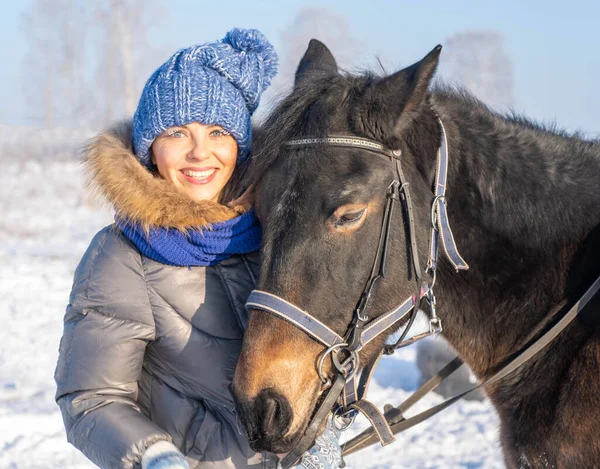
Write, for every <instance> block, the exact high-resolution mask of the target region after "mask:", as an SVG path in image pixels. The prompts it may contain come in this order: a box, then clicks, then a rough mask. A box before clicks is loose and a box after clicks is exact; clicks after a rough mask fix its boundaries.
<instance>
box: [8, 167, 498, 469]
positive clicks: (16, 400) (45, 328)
mask: <svg viewBox="0 0 600 469" xmlns="http://www.w3.org/2000/svg"><path fill="white" fill-rule="evenodd" d="M0 203H1V204H2V218H0V469H79V468H81V469H83V468H92V467H95V466H93V465H92V464H91V463H89V462H88V461H87V460H86V459H85V457H83V456H82V455H81V454H80V453H78V452H77V451H76V450H75V449H73V448H72V447H70V446H69V444H68V443H67V442H66V437H65V434H64V431H63V426H62V419H61V416H60V413H59V412H58V408H57V407H56V405H55V403H54V381H53V372H54V366H55V363H56V358H57V351H58V343H59V340H60V336H61V333H62V316H63V312H64V307H65V305H66V303H67V301H68V295H69V290H70V287H71V280H72V275H73V270H74V268H75V266H76V264H77V262H78V260H79V257H80V256H81V255H82V253H83V251H84V250H85V248H86V247H87V244H88V243H89V241H90V239H91V237H92V236H93V234H94V233H95V232H96V231H97V230H98V229H99V228H101V227H102V226H104V225H106V224H108V223H110V221H111V215H110V213H108V212H107V211H102V210H99V209H98V208H96V207H94V206H93V205H92V204H90V202H89V201H88V199H87V198H86V196H85V193H84V191H83V189H82V176H81V174H80V169H79V167H78V166H77V164H74V163H54V164H48V163H45V164H43V165H42V164H39V163H35V162H27V163H21V164H18V165H17V164H14V165H7V164H6V163H3V164H2V167H1V171H0ZM414 361H415V350H414V348H409V349H405V350H403V351H402V352H401V353H400V354H398V355H396V356H394V357H390V358H387V359H385V360H384V361H383V362H382V364H381V365H380V368H379V369H378V370H377V373H376V375H375V380H374V383H373V384H372V386H371V390H370V398H371V399H372V400H373V401H374V402H375V403H376V404H378V405H380V406H383V405H384V404H386V403H388V402H389V403H399V402H400V401H401V400H402V399H403V398H405V397H407V396H408V395H409V393H410V391H413V390H414V389H416V384H417V379H418V373H417V369H416V366H415V364H414ZM441 400H442V399H441V398H440V397H439V396H437V395H431V396H428V397H427V398H425V399H424V401H423V402H422V403H421V404H419V405H418V406H416V407H415V408H414V409H413V412H418V411H420V410H424V409H425V408H426V407H428V406H431V405H434V404H437V403H439V402H441ZM364 426H365V421H363V420H358V421H357V423H356V424H355V427H354V428H353V429H352V431H351V433H352V434H354V433H357V432H358V431H359V430H360V429H361V428H362V427H364ZM347 464H348V466H347V467H348V468H351V469H359V468H360V469H392V468H398V469H399V468H406V469H408V468H415V469H416V468H427V469H458V468H462V469H476V468H485V469H501V468H504V464H503V463H502V456H501V451H500V448H499V445H498V420H497V417H496V415H495V413H494V411H493V410H492V408H491V406H490V404H489V403H488V402H483V403H482V402H476V401H472V402H464V401H461V402H459V403H457V404H455V405H454V406H453V407H451V408H449V409H447V410H446V411H444V412H443V413H442V414H440V415H438V416H436V417H434V418H433V419H431V420H430V421H427V422H424V423H422V424H421V425H420V426H417V427H416V428H414V429H412V430H410V431H408V432H406V433H404V434H402V435H399V436H398V438H397V441H396V442H395V443H394V444H392V445H390V446H388V447H386V448H381V447H378V446H376V447H373V448H371V449H368V450H365V451H363V452H361V453H359V454H358V455H355V456H352V457H350V458H348V460H347Z"/></svg>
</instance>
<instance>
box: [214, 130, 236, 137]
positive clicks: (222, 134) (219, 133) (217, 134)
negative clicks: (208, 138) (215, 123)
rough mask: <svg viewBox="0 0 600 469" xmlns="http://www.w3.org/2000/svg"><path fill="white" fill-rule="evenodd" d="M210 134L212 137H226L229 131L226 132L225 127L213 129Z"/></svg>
mask: <svg viewBox="0 0 600 469" xmlns="http://www.w3.org/2000/svg"><path fill="white" fill-rule="evenodd" d="M210 134H211V135H212V136H213V137H226V136H228V135H231V134H230V133H229V132H227V131H226V130H225V129H215V130H213V131H211V132H210Z"/></svg>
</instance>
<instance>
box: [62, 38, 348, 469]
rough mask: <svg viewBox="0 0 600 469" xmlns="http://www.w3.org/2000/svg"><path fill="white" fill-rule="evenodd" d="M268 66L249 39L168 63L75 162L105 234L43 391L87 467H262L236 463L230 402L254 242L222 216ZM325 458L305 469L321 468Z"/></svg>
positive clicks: (260, 47)
mask: <svg viewBox="0 0 600 469" xmlns="http://www.w3.org/2000/svg"><path fill="white" fill-rule="evenodd" d="M276 65H277V56H276V54H275V51H274V49H273V47H272V46H271V45H270V44H269V43H268V41H267V40H266V39H265V38H264V36H262V35H261V34H260V33H259V32H258V31H256V30H240V29H234V30H232V31H230V32H229V33H228V34H227V35H226V37H225V38H224V39H223V40H222V41H219V42H217V43H213V44H205V45H202V46H196V47H191V48H188V49H184V50H181V51H179V52H177V53H176V54H175V55H174V56H173V57H171V58H170V59H169V60H168V61H167V62H166V63H165V64H163V65H162V66H161V67H160V68H159V69H158V70H157V71H156V72H155V73H154V74H153V75H152V76H151V77H150V79H149V80H148V82H147V83H146V86H145V88H144V90H143V92H142V96H141V99H140V102H139V105H138V109H137V111H136V113H135V116H134V118H133V123H132V124H130V125H127V124H124V125H120V126H118V127H116V128H114V129H112V130H111V131H109V132H106V133H104V134H101V135H100V136H98V137H97V138H96V139H95V140H94V141H93V142H92V143H91V144H90V146H89V147H88V150H87V154H86V160H85V162H86V165H87V170H88V172H89V174H90V176H91V178H92V180H93V181H94V182H95V183H96V184H97V186H98V188H99V190H100V191H101V192H102V193H103V194H104V196H105V197H106V198H107V199H108V200H109V201H110V202H111V204H112V205H113V206H114V208H115V212H116V225H112V226H109V227H106V228H104V229H103V230H101V231H100V232H99V233H98V234H97V235H96V236H95V238H94V239H93V240H92V243H91V245H90V247H89V248H88V250H87V252H86V254H85V255H84V257H83V259H82V261H81V263H80V264H79V266H78V268H77V270H76V272H75V279H74V283H73V290H72V292H71V297H70V304H69V305H68V307H67V312H66V316H65V329H64V335H63V338H62V341H61V346H60V356H59V361H58V365H57V369H56V374H55V378H56V383H57V387H58V390H57V395H56V398H57V402H58V404H59V406H60V408H61V411H62V414H63V418H64V422H65V426H66V429H67V436H68V439H69V441H70V442H71V443H72V444H73V445H75V446H76V447H77V448H78V449H80V450H81V451H82V452H83V453H84V454H85V455H86V456H87V457H88V458H89V459H90V460H91V461H93V462H94V463H95V464H97V465H98V466H100V467H101V468H139V467H142V468H143V469H181V468H188V467H191V468H215V469H217V468H218V469H230V468H234V467H235V468H250V467H252V468H259V467H275V465H276V458H275V457H274V456H273V455H268V454H255V453H254V452H253V451H252V450H251V449H250V448H249V446H248V442H247V440H246V436H245V434H244V431H243V429H242V428H241V426H240V423H239V422H238V419H237V416H236V414H235V408H234V405H233V400H232V397H231V394H230V393H229V384H230V382H231V379H232V377H233V373H234V371H235V367H236V362H237V359H238V354H239V350H240V347H241V341H242V335H243V330H244V327H245V325H246V319H247V318H246V312H245V309H244V303H245V300H246V297H247V296H248V294H249V293H250V291H251V290H252V288H253V287H254V284H255V280H256V275H257V267H258V264H257V252H256V251H257V250H258V248H259V245H260V227H259V225H258V223H257V221H256V219H255V217H254V214H253V212H252V210H248V211H244V207H240V206H234V207H233V208H230V207H229V206H228V205H224V204H222V203H226V202H228V201H230V200H231V197H230V196H229V195H230V194H235V193H236V192H239V191H236V186H237V185H239V179H240V177H239V175H240V174H241V172H242V171H243V166H244V165H245V162H246V159H247V157H248V155H249V150H250V143H251V125H250V117H251V115H252V113H253V112H254V110H255V109H256V107H257V106H258V102H259V99H260V95H261V93H262V92H263V91H264V89H265V88H266V87H267V86H268V85H269V83H270V81H271V79H272V78H273V76H274V75H275V73H276ZM326 435H327V436H329V437H332V436H333V432H332V431H331V430H327V431H326ZM325 443H326V442H325ZM330 447H331V445H330V444H329V445H326V444H324V445H323V449H322V450H321V451H320V450H319V448H314V449H313V450H312V451H311V454H310V455H306V456H305V458H304V460H303V463H302V464H303V465H304V467H317V468H318V467H333V466H332V465H333V464H335V463H336V462H337V457H338V456H337V454H335V453H336V452H335V451H334V452H333V454H332V453H331V450H330Z"/></svg>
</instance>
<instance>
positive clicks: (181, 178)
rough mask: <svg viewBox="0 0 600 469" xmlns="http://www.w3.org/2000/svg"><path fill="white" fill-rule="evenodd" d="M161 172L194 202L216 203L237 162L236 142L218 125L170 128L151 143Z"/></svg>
mask: <svg viewBox="0 0 600 469" xmlns="http://www.w3.org/2000/svg"><path fill="white" fill-rule="evenodd" d="M151 149H152V162H153V163H154V164H155V165H156V166H158V172H159V173H160V175H161V176H162V177H163V178H165V179H166V180H167V181H169V182H170V183H172V184H174V185H175V186H176V187H177V188H178V189H180V190H181V191H183V192H185V193H186V194H187V195H189V196H190V197H191V198H192V199H194V200H212V201H215V202H216V201H217V200H218V198H219V194H220V193H221V191H222V190H223V187H225V184H227V181H229V179H230V178H231V175H232V174H233V170H234V168H235V163H236V160H237V152H238V147H237V143H236V141H235V139H234V138H233V137H232V136H231V134H229V132H227V131H226V130H224V129H223V128H222V127H221V126H218V125H204V124H199V123H197V122H193V123H191V124H187V125H182V126H178V127H170V128H168V129H167V130H165V131H164V132H163V133H162V134H161V135H159V136H158V137H157V138H156V139H155V140H154V142H153V143H152V148H151Z"/></svg>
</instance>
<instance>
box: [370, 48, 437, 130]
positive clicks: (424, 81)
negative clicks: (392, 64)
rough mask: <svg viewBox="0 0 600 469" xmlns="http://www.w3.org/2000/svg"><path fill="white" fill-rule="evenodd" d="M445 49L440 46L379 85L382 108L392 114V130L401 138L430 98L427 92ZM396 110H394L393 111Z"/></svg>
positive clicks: (378, 92)
mask: <svg viewBox="0 0 600 469" xmlns="http://www.w3.org/2000/svg"><path fill="white" fill-rule="evenodd" d="M441 51H442V46H441V45H437V46H436V47H435V48H434V49H433V50H432V51H431V52H429V54H427V55H426V56H425V57H423V59H421V60H420V61H419V62H417V63H415V64H413V65H411V66H410V67H407V68H405V69H403V70H400V71H399V72H396V73H394V74H393V75H390V76H389V77H386V78H384V79H383V80H382V81H381V82H380V83H379V84H378V85H377V95H378V97H379V99H380V100H381V101H382V102H384V103H387V105H384V106H383V108H385V109H387V110H388V111H390V112H392V113H393V114H395V115H392V118H393V119H394V125H393V130H394V134H395V135H396V136H398V135H399V134H400V133H401V132H402V131H403V130H404V129H406V128H407V127H408V125H409V124H410V122H411V121H412V119H413V117H414V116H415V114H416V113H418V111H419V109H420V107H421V105H422V104H423V103H424V102H425V100H426V97H427V89H428V88H429V84H430V83H431V79H432V78H433V75H434V74H435V70H436V68H437V66H438V63H439V59H440V53H441ZM390 106H393V109H390Z"/></svg>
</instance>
